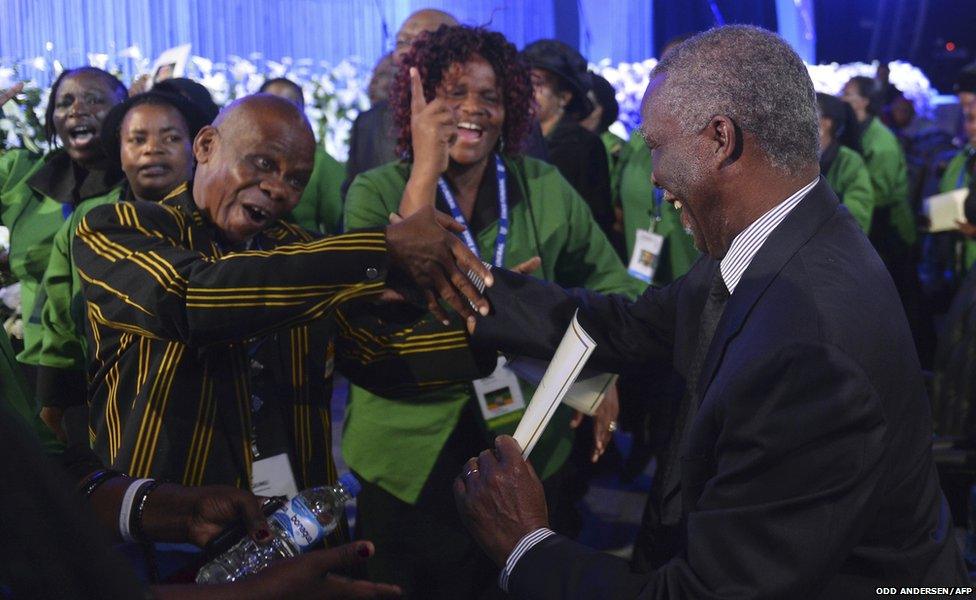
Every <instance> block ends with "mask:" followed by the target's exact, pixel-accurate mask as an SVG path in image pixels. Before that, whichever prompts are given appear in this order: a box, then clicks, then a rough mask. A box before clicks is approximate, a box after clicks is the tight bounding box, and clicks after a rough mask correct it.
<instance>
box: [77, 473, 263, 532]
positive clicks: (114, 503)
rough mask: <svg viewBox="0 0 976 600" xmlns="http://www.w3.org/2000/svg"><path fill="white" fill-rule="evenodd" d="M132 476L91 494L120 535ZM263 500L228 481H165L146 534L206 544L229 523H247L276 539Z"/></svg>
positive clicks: (145, 518) (154, 498) (148, 512)
mask: <svg viewBox="0 0 976 600" xmlns="http://www.w3.org/2000/svg"><path fill="white" fill-rule="evenodd" d="M131 482H132V480H131V479H124V478H121V477H117V478H114V479H110V480H109V481H106V482H105V483H104V484H102V485H101V486H99V488H98V489H97V490H95V493H94V494H92V497H91V499H90V503H91V506H92V508H93V509H94V510H95V515H96V516H97V517H98V520H99V521H100V522H101V523H102V524H103V525H104V527H105V529H107V530H108V531H113V532H115V536H116V539H121V538H120V537H119V533H118V528H119V525H118V523H119V508H120V506H121V505H122V496H123V495H124V494H125V490H126V488H128V487H129V484H130V483H131ZM262 501H263V498H260V497H258V496H255V495H254V494H252V493H251V492H248V491H245V490H241V489H238V488H235V487H231V486H226V485H207V486H201V487H186V486H182V485H177V484H174V483H164V484H162V485H160V486H158V487H156V489H154V490H153V491H152V492H150V494H149V497H148V499H147V500H146V505H145V509H144V511H143V513H142V526H143V531H144V532H145V534H146V536H147V537H148V538H149V539H151V540H153V541H157V542H190V543H192V544H195V545H197V546H200V547H201V548H202V547H203V546H205V545H206V544H207V542H209V541H210V540H211V539H213V538H214V537H215V536H216V535H217V534H219V533H220V532H221V531H223V530H224V529H225V528H227V527H228V526H230V525H232V524H234V523H237V522H243V523H244V525H245V527H246V528H247V531H248V534H249V535H250V536H251V537H252V538H253V539H254V540H255V541H256V542H258V543H261V542H264V541H267V540H268V539H270V537H271V531H270V530H269V528H268V523H267V521H266V520H265V519H264V515H263V514H262V513H261V502H262Z"/></svg>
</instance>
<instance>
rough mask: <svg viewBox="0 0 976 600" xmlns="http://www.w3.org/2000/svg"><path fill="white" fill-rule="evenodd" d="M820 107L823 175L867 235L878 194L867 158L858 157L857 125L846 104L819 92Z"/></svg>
mask: <svg viewBox="0 0 976 600" xmlns="http://www.w3.org/2000/svg"><path fill="white" fill-rule="evenodd" d="M817 105H818V106H819V108H820V173H821V174H822V175H823V176H824V177H826V178H827V182H828V183H829V184H830V187H831V188H833V190H834V193H835V194H837V197H838V198H840V201H841V202H842V203H843V204H844V206H846V207H847V210H849V211H850V213H851V216H852V217H854V220H855V221H857V224H858V225H860V226H861V229H862V230H864V233H868V232H869V231H870V229H871V214H872V212H873V211H874V191H873V189H872V187H871V176H870V175H869V174H868V168H867V165H865V164H864V159H862V158H861V155H860V154H858V149H859V148H860V142H859V141H858V140H857V134H856V129H857V123H856V121H855V120H854V114H853V113H852V112H851V108H850V107H849V106H848V105H847V104H845V103H844V101H842V100H840V99H839V98H835V97H834V96H830V95H828V94H823V93H820V92H817Z"/></svg>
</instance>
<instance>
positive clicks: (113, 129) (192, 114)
mask: <svg viewBox="0 0 976 600" xmlns="http://www.w3.org/2000/svg"><path fill="white" fill-rule="evenodd" d="M147 102H148V103H153V104H168V105H169V106H172V107H173V108H175V109H176V110H177V111H179V113H180V114H181V115H183V118H184V119H186V127H187V129H188V130H189V132H190V140H191V141H192V140H193V138H195V137H196V136H197V133H199V132H200V130H201V129H203V128H204V127H205V126H206V125H207V124H209V123H210V121H209V120H208V119H207V117H206V116H205V115H204V113H203V111H202V110H201V109H200V107H199V106H197V105H196V104H194V103H193V102H191V101H190V100H188V99H186V98H184V97H183V96H180V95H177V94H169V93H164V92H159V91H156V90H155V89H153V90H150V91H148V92H145V93H142V94H136V95H135V96H132V97H131V98H128V99H127V100H126V101H125V102H121V103H119V104H116V105H115V106H113V107H112V110H110V111H108V114H107V115H106V116H105V120H104V121H102V134H101V141H102V148H104V149H105V154H107V155H108V157H109V159H111V160H112V161H113V162H115V163H116V164H118V162H119V160H120V159H119V154H120V152H121V149H122V142H121V139H120V133H121V131H120V130H121V129H122V121H123V120H124V119H125V115H126V114H128V112H129V110H131V109H132V108H133V107H136V106H139V105H140V104H146V103H147Z"/></svg>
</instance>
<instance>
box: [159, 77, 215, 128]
mask: <svg viewBox="0 0 976 600" xmlns="http://www.w3.org/2000/svg"><path fill="white" fill-rule="evenodd" d="M152 89H153V91H156V92H164V93H170V94H178V95H180V96H183V97H184V98H186V99H187V100H189V101H190V102H193V103H194V104H196V105H197V107H199V108H200V110H202V111H203V115H204V116H205V117H207V123H208V124H210V123H213V120H214V119H216V118H217V113H218V112H220V107H219V106H217V103H216V102H214V101H213V96H211V95H210V90H208V89H207V88H205V87H203V84H201V83H198V82H196V81H193V80H192V79H188V78H186V77H173V78H171V79H164V80H162V81H160V82H159V83H157V84H155V85H154V86H153V88H152Z"/></svg>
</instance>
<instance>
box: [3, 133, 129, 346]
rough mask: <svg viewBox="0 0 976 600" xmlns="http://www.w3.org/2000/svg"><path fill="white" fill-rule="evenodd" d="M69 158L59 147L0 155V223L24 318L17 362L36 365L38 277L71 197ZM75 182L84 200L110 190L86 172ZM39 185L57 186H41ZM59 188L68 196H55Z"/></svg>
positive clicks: (39, 304)
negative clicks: (43, 151) (6, 235)
mask: <svg viewBox="0 0 976 600" xmlns="http://www.w3.org/2000/svg"><path fill="white" fill-rule="evenodd" d="M70 173H71V167H70V159H69V158H68V156H67V154H66V153H65V152H64V151H61V150H58V151H55V152H52V153H50V154H48V155H47V156H43V157H42V156H38V155H36V154H31V153H29V152H27V151H26V150H11V151H8V152H6V153H4V154H3V155H2V156H0V225H4V226H5V227H7V228H8V229H10V270H11V272H12V273H13V274H14V276H15V277H17V279H19V280H20V285H21V292H20V297H21V312H22V314H23V318H24V350H23V351H22V352H21V353H20V354H19V355H18V356H17V359H18V360H19V361H20V362H23V363H26V364H31V365H36V364H38V354H39V353H40V349H41V341H42V339H43V332H42V329H41V315H40V312H41V309H42V308H43V306H44V300H43V297H41V298H39V297H38V296H39V295H40V294H42V289H41V280H42V279H43V277H44V271H45V270H46V269H47V263H48V257H49V256H50V253H51V245H52V243H53V240H54V235H55V233H57V231H58V229H60V228H61V226H62V225H63V224H64V222H65V220H66V216H65V214H66V211H65V210H64V209H63V208H64V206H65V205H66V204H68V203H71V194H72V188H73V181H69V179H71V175H70ZM89 180H91V181H88V180H86V181H85V182H84V183H83V184H82V185H81V187H80V190H79V199H80V200H81V201H88V200H91V199H94V198H98V197H100V196H102V195H104V194H106V193H109V194H111V193H117V192H112V191H110V188H111V187H114V186H109V185H105V182H104V181H101V180H99V181H95V180H94V178H92V177H89ZM42 190H56V192H55V191H49V192H44V191H42ZM54 193H59V194H60V195H62V196H67V199H65V198H60V199H59V200H61V201H59V200H55V199H54V198H53V197H52V194H54Z"/></svg>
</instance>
